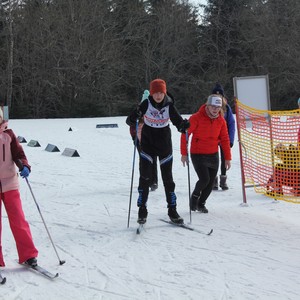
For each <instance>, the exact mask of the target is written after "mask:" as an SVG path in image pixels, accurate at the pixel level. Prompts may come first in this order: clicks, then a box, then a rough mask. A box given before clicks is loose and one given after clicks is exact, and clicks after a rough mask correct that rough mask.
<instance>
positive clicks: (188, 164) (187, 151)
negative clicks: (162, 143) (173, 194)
mask: <svg viewBox="0 0 300 300" xmlns="http://www.w3.org/2000/svg"><path fill="white" fill-rule="evenodd" d="M185 139H186V153H187V170H188V187H189V207H190V223H192V210H191V203H190V201H191V176H190V158H189V134H188V132H187V131H186V132H185Z"/></svg>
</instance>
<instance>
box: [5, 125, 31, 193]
mask: <svg viewBox="0 0 300 300" xmlns="http://www.w3.org/2000/svg"><path fill="white" fill-rule="evenodd" d="M19 161H21V162H22V164H23V166H26V167H28V168H29V170H30V165H29V164H28V161H27V158H26V155H25V153H24V151H23V148H22V146H21V144H20V143H19V141H18V139H17V138H16V136H15V134H14V132H13V131H12V130H11V129H7V122H4V123H2V124H1V125H0V193H4V192H7V191H12V190H16V189H18V188H19V180H18V172H17V169H16V164H19Z"/></svg>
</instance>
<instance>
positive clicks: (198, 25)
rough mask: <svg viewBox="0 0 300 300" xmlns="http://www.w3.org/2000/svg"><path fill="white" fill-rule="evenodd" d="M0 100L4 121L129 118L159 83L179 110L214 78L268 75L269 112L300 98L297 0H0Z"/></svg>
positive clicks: (229, 82) (190, 106)
mask: <svg viewBox="0 0 300 300" xmlns="http://www.w3.org/2000/svg"><path fill="white" fill-rule="evenodd" d="M0 3H1V4H0V102H2V103H3V104H6V105H8V106H9V110H10V118H66V117H81V118H82V117H103V116H122V115H127V114H128V113H129V112H130V111H131V110H132V109H133V107H134V106H135V105H136V104H137V103H138V102H139V101H140V99H141V95H142V93H143V90H144V89H146V88H148V86H149V82H150V81H151V80H152V79H154V78H157V77H160V78H163V79H165V80H166V82H167V87H168V91H169V92H170V93H171V94H172V95H174V97H175V101H176V106H177V107H178V109H179V111H180V112H181V113H186V114H190V113H193V112H195V111H196V110H197V109H198V108H199V106H200V105H201V104H202V103H204V102H205V101H206V98H207V96H208V95H209V94H210V92H211V90H212V88H213V86H214V85H215V83H216V82H217V81H218V82H220V83H221V84H222V85H223V86H224V88H225V93H226V95H227V98H228V100H229V103H230V104H231V106H232V107H233V96H234V94H233V78H234V77H243V76H257V75H266V74H267V75H268V76H269V87H270V98H271V107H272V110H282V109H294V108H296V99H298V97H299V96H300V92H299V90H298V89H299V82H300V72H299V70H300V31H299V28H300V1H299V0H208V1H207V4H205V5H202V4H198V5H195V3H194V1H193V3H192V1H188V0H182V1H178V0H148V1H146V0H145V1H142V0H82V1H78V0H22V1H20V0H18V1H17V0H9V1H7V0H6V1H1V2H0Z"/></svg>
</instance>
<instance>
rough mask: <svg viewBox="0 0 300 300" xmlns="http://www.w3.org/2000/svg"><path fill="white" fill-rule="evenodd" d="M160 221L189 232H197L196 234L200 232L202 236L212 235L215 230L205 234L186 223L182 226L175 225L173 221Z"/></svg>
mask: <svg viewBox="0 0 300 300" xmlns="http://www.w3.org/2000/svg"><path fill="white" fill-rule="evenodd" d="M160 221H162V222H165V223H167V224H171V225H174V226H177V227H181V228H184V229H187V230H191V231H195V232H198V233H201V234H206V235H211V234H212V233H213V229H210V230H209V231H208V232H204V231H201V230H199V229H196V228H194V227H191V226H190V225H187V224H185V223H181V224H180V223H174V222H172V221H169V220H165V219H160Z"/></svg>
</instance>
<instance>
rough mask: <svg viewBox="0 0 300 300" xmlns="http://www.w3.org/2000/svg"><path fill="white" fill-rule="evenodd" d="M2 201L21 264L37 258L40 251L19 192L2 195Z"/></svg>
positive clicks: (0, 224)
mask: <svg viewBox="0 0 300 300" xmlns="http://www.w3.org/2000/svg"><path fill="white" fill-rule="evenodd" d="M1 199H2V201H3V203H4V206H5V210H6V213H7V216H8V221H9V225H10V228H11V231H12V234H13V236H14V239H15V242H16V246H17V251H18V256H19V263H23V262H25V261H26V260H27V259H29V258H32V257H37V255H38V250H37V249H36V248H35V246H34V244H33V240H32V236H31V231H30V228H29V224H28V222H27V221H26V219H25V215H24V212H23V209H22V203H21V198H20V192H19V190H13V191H7V192H4V193H1ZM1 207H2V205H1V201H0V266H1V267H4V266H5V263H4V259H3V253H2V242H1V234H2V222H1V218H2V217H1V215H2V213H1Z"/></svg>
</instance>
